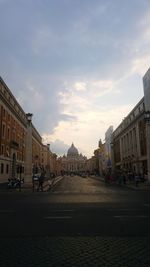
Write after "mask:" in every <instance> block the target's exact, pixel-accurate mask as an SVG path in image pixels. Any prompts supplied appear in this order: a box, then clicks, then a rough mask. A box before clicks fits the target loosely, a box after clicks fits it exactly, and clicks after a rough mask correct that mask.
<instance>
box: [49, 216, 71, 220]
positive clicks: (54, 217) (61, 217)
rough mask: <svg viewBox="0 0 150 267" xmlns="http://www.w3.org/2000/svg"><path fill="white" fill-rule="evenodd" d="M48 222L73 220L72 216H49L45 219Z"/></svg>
mask: <svg viewBox="0 0 150 267" xmlns="http://www.w3.org/2000/svg"><path fill="white" fill-rule="evenodd" d="M44 219H46V220H51V219H72V217H71V216H47V217H44Z"/></svg>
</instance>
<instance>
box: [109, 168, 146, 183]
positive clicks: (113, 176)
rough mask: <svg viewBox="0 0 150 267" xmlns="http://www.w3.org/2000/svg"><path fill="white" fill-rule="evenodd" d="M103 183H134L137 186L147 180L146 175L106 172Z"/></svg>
mask: <svg viewBox="0 0 150 267" xmlns="http://www.w3.org/2000/svg"><path fill="white" fill-rule="evenodd" d="M104 177H105V182H106V183H110V182H117V183H118V184H120V185H121V184H124V185H125V184H126V182H127V181H130V182H135V185H136V186H138V184H139V182H145V181H146V180H147V175H146V174H143V175H142V174H141V173H132V172H128V173H127V172H123V171H116V172H114V173H111V172H108V173H106V174H105V176H104Z"/></svg>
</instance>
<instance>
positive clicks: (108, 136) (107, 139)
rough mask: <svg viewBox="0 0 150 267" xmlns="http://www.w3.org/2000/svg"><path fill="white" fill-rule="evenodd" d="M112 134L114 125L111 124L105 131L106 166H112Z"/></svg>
mask: <svg viewBox="0 0 150 267" xmlns="http://www.w3.org/2000/svg"><path fill="white" fill-rule="evenodd" d="M112 135H113V126H110V127H109V128H108V130H107V131H106V133H105V153H106V168H108V169H110V168H111V167H112V148H111V146H112Z"/></svg>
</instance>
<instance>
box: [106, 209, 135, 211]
mask: <svg viewBox="0 0 150 267" xmlns="http://www.w3.org/2000/svg"><path fill="white" fill-rule="evenodd" d="M139 210H140V209H115V208H114V209H109V210H108V211H139Z"/></svg>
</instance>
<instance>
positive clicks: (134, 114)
mask: <svg viewBox="0 0 150 267" xmlns="http://www.w3.org/2000/svg"><path fill="white" fill-rule="evenodd" d="M144 110H145V104H144V102H142V103H141V104H140V105H139V106H138V107H137V108H136V109H135V110H133V111H132V112H131V113H130V114H129V115H128V116H127V117H125V118H124V120H123V122H122V123H121V125H120V126H119V127H118V128H117V129H116V130H115V131H114V137H115V136H117V135H119V134H120V133H121V132H122V131H123V130H124V129H125V128H126V127H127V126H129V125H130V123H131V122H132V121H133V120H134V119H135V118H136V117H137V116H139V115H140V114H141V113H142V112H143V111H144Z"/></svg>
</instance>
